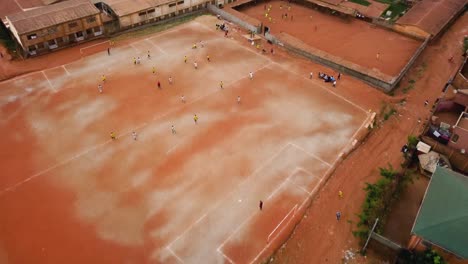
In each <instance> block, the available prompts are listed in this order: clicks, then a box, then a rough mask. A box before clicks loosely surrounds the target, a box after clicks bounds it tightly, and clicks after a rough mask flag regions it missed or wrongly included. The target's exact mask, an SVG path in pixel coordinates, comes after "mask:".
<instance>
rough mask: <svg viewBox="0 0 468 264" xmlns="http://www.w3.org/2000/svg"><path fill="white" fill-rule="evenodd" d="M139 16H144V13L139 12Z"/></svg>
mask: <svg viewBox="0 0 468 264" xmlns="http://www.w3.org/2000/svg"><path fill="white" fill-rule="evenodd" d="M138 15H139V16H145V15H146V12H140V13H138Z"/></svg>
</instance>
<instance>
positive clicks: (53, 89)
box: [41, 71, 57, 93]
mask: <svg viewBox="0 0 468 264" xmlns="http://www.w3.org/2000/svg"><path fill="white" fill-rule="evenodd" d="M41 72H42V75H44V78H46V80H47V82H48V83H49V86H50V88H51V90H52V92H54V93H56V92H57V89H55V88H54V86H53V85H52V83H51V82H50V80H49V78H47V75H46V74H45V72H44V71H41Z"/></svg>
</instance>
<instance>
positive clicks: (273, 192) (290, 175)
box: [216, 142, 330, 263]
mask: <svg viewBox="0 0 468 264" xmlns="http://www.w3.org/2000/svg"><path fill="white" fill-rule="evenodd" d="M288 147H294V148H297V149H298V150H301V151H303V152H304V153H305V154H307V155H309V156H310V157H311V158H312V159H315V160H318V161H319V162H322V163H324V164H326V165H327V166H330V164H328V163H327V162H325V161H323V160H322V159H318V158H317V157H316V156H315V155H312V154H310V153H309V152H307V151H304V149H303V148H299V147H298V146H297V145H296V144H294V143H291V142H288V143H286V144H285V147H283V148H282V149H281V152H278V153H276V154H275V155H274V156H273V158H270V159H269V161H270V162H271V161H273V159H274V158H275V157H276V156H278V155H279V154H280V153H282V151H283V150H285V149H286V148H288ZM301 170H302V171H304V172H306V171H305V170H304V169H302V168H301V167H296V168H295V169H294V170H293V171H292V172H291V173H290V174H289V175H288V177H286V179H284V180H283V182H282V183H281V184H280V185H278V187H276V188H275V189H274V190H273V191H272V193H271V194H270V195H269V196H268V197H267V199H266V200H267V201H268V200H270V199H271V198H273V197H274V196H275V195H276V194H277V193H278V191H279V190H280V189H281V188H282V187H283V186H284V184H286V183H287V182H288V181H289V182H291V183H292V185H293V186H294V187H296V188H298V189H299V190H301V191H304V192H306V193H307V194H309V195H310V194H312V193H313V191H312V192H309V191H307V190H305V189H304V188H299V186H298V184H295V183H294V182H292V181H290V178H291V177H292V176H293V175H294V174H296V173H297V172H298V171H301ZM327 171H328V170H327ZM252 175H253V174H252ZM250 176H251V175H250ZM250 176H249V177H248V178H247V179H249V178H250ZM310 176H312V177H315V176H314V175H313V174H310ZM247 179H246V180H247ZM322 180H323V178H322V179H320V180H319V182H318V184H317V185H316V187H317V186H319V185H320V183H321V181H322ZM242 183H243V182H242ZM242 183H241V184H242ZM316 187H315V188H316ZM315 188H314V190H315ZM308 198H309V196H307V198H306V199H305V200H307V199H308ZM257 213H258V212H257V211H255V212H254V213H252V214H251V215H250V216H248V217H247V219H245V220H244V221H243V222H242V223H241V224H240V225H239V226H238V227H237V228H236V229H235V230H234V231H233V232H232V233H231V234H230V235H229V236H228V237H227V238H226V239H225V240H224V241H223V242H222V243H221V244H220V245H219V246H218V248H217V249H216V251H218V252H223V251H222V248H223V247H224V245H225V244H226V243H227V242H228V241H229V240H230V239H231V238H232V237H233V236H234V235H235V234H236V233H237V232H238V231H239V230H240V229H241V228H242V227H243V226H244V225H245V224H246V223H247V222H248V221H249V220H250V219H251V218H252V217H254V216H255V215H256V214H257ZM263 251H264V250H262V252H263ZM223 255H225V254H223ZM231 263H233V262H231Z"/></svg>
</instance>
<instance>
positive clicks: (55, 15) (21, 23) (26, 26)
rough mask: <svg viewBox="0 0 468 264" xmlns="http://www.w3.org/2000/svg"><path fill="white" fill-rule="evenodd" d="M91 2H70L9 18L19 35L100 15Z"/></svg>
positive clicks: (76, 0)
mask: <svg viewBox="0 0 468 264" xmlns="http://www.w3.org/2000/svg"><path fill="white" fill-rule="evenodd" d="M99 12H100V11H99V9H97V8H96V7H95V6H94V5H93V4H92V3H91V2H90V1H89V0H69V1H65V2H61V3H58V4H53V5H49V6H44V7H40V8H37V9H33V10H29V11H24V12H20V13H16V14H13V15H9V16H7V19H8V20H10V22H11V24H12V25H13V26H14V27H15V29H16V30H17V31H18V34H24V33H28V32H33V31H36V30H39V29H43V28H48V27H51V26H54V25H59V24H62V23H65V22H68V21H73V20H76V19H79V18H83V17H87V16H92V15H96V14H99Z"/></svg>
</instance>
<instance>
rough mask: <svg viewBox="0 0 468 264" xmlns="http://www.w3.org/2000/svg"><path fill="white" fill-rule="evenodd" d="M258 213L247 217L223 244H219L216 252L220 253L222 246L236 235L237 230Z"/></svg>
mask: <svg viewBox="0 0 468 264" xmlns="http://www.w3.org/2000/svg"><path fill="white" fill-rule="evenodd" d="M257 213H258V212H257V211H255V212H254V213H252V214H251V215H250V216H249V217H247V218H246V219H245V220H244V221H243V222H242V223H241V224H240V225H239V226H238V227H237V228H236V229H235V230H234V231H233V232H232V233H231V234H230V235H229V236H228V237H227V238H226V239H225V240H224V241H223V243H221V244H220V245H219V246H218V248H217V249H216V250H218V251H221V248H222V247H224V245H225V244H226V243H227V242H228V241H229V240H231V238H232V237H233V236H234V235H235V234H237V232H239V230H240V229H241V228H242V227H243V226H244V225H245V224H246V223H247V222H248V221H250V219H251V218H252V217H253V216H254V215H256V214H257Z"/></svg>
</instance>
